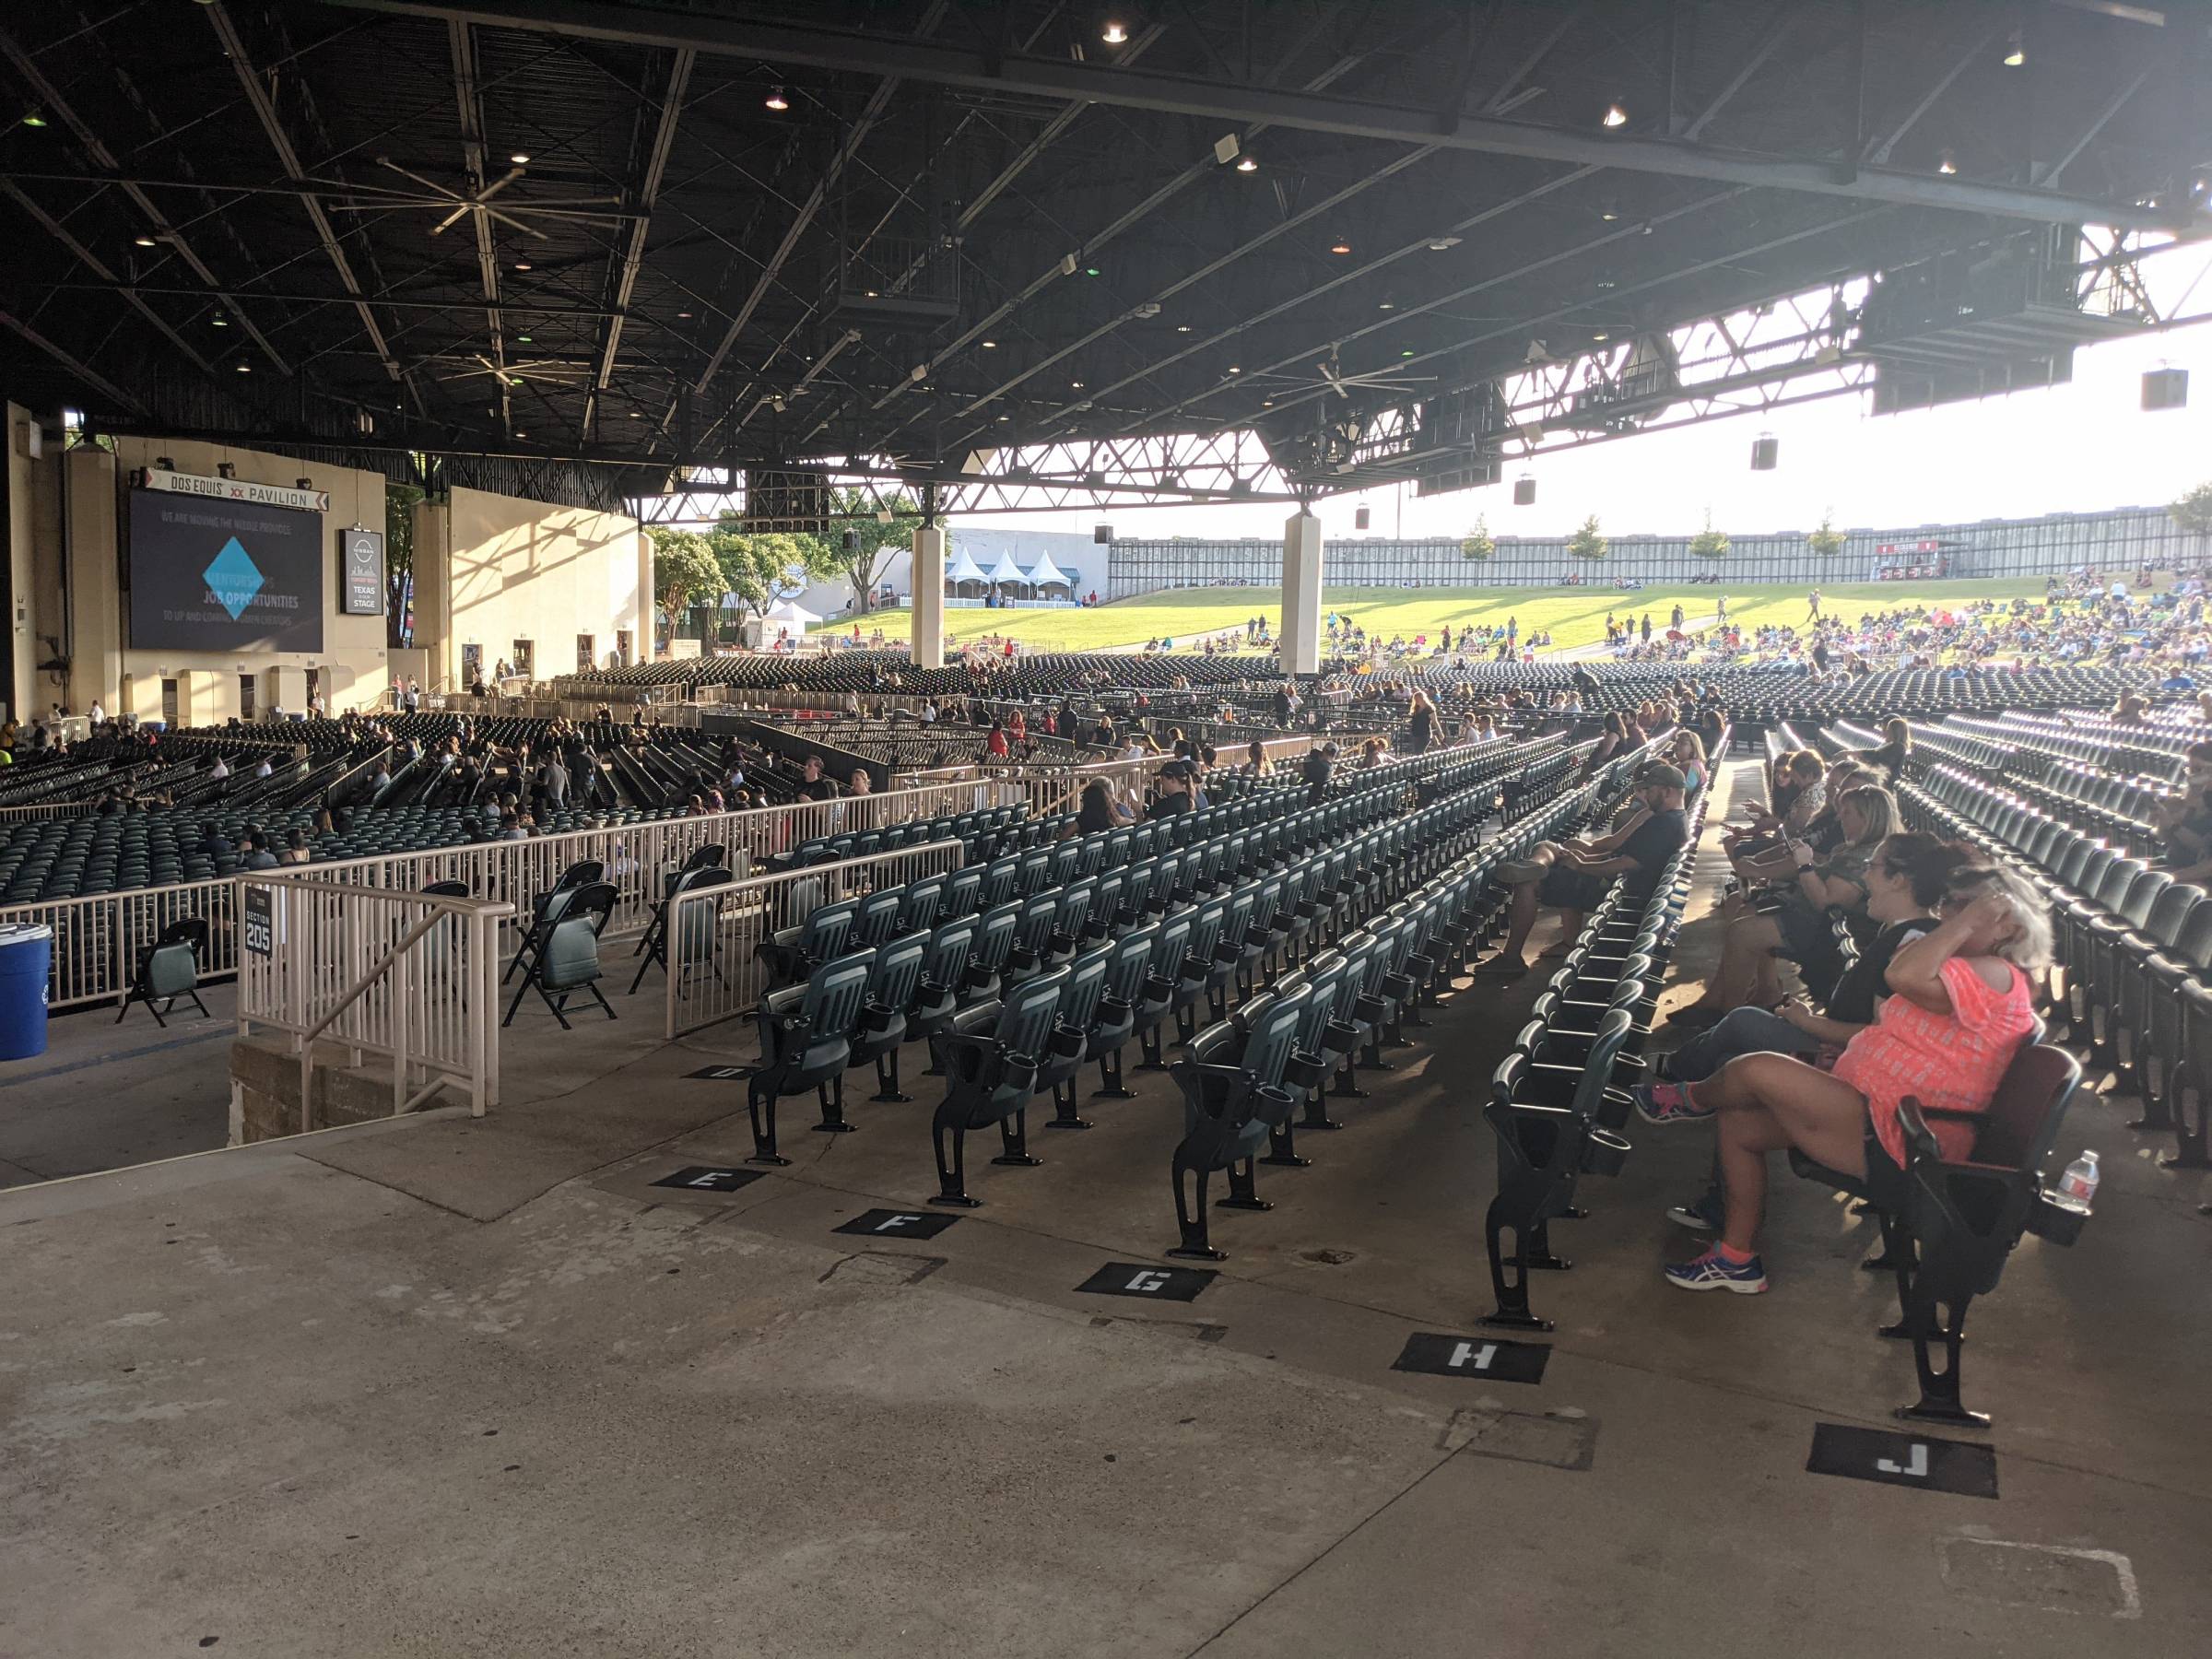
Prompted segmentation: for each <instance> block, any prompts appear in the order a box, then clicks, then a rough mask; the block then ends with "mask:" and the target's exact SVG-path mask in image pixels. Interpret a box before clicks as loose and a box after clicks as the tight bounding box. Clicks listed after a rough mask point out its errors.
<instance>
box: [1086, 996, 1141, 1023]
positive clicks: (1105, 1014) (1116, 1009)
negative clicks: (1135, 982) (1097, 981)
mask: <svg viewBox="0 0 2212 1659" xmlns="http://www.w3.org/2000/svg"><path fill="white" fill-rule="evenodd" d="M1135 1012H1136V1005H1135V1003H1128V1002H1124V1001H1123V1000H1122V999H1121V998H1120V997H1118V996H1115V995H1114V994H1112V993H1111V992H1108V993H1106V994H1102V995H1101V996H1100V998H1099V1014H1098V1018H1097V1019H1096V1020H1095V1021H1094V1022H1093V1023H1094V1024H1095V1025H1101V1026H1113V1025H1119V1024H1121V1022H1122V1021H1123V1020H1124V1019H1126V1018H1128V1017H1129V1016H1131V1015H1132V1014H1135Z"/></svg>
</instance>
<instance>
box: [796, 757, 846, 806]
mask: <svg viewBox="0 0 2212 1659" xmlns="http://www.w3.org/2000/svg"><path fill="white" fill-rule="evenodd" d="M822 771H823V763H822V758H821V757H820V756H819V755H809V756H807V757H806V765H805V766H804V767H802V768H801V769H800V772H799V787H798V790H797V792H796V794H797V798H798V799H800V800H802V801H833V800H835V799H836V798H837V785H836V784H835V783H834V782H831V781H830V779H828V778H825V777H824V776H822Z"/></svg>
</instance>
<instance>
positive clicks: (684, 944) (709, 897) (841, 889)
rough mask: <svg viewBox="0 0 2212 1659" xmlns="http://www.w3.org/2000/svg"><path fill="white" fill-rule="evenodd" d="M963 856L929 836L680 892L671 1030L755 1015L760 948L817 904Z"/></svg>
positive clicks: (674, 925) (673, 906)
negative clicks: (912, 843) (919, 842)
mask: <svg viewBox="0 0 2212 1659" xmlns="http://www.w3.org/2000/svg"><path fill="white" fill-rule="evenodd" d="M961 854H962V848H961V846H960V843H959V841H931V842H930V843H928V844H927V845H926V846H920V847H901V848H900V849H899V850H898V851H897V852H896V853H875V854H873V855H871V856H869V857H867V858H851V859H846V860H844V861H843V862H842V863H840V864H828V865H807V866H806V867H805V868H804V869H797V870H784V871H779V872H777V873H776V874H774V875H770V876H756V877H751V878H750V879H748V880H745V881H737V882H732V883H731V884H729V885H728V886H726V887H716V888H698V889H696V890H694V891H691V892H688V893H678V894H677V896H676V897H675V898H674V899H673V900H670V901H669V911H668V925H667V928H666V930H665V937H666V940H667V951H668V986H667V1012H668V1018H667V1027H666V1030H667V1034H668V1035H669V1036H670V1037H672V1038H674V1037H680V1036H682V1035H683V1034H684V1033H685V1032H686V1031H696V1030H700V1028H702V1027H705V1026H711V1025H714V1024H716V1023H718V1022H719V1021H722V1020H724V1019H734V1018H738V1017H740V1016H743V1015H749V1014H751V1013H752V1012H753V1010H754V1009H755V1008H756V1007H758V1006H759V1002H760V996H761V994H762V993H763V992H764V991H765V990H766V989H767V988H768V987H767V971H766V968H765V967H764V965H763V964H762V963H761V961H760V959H759V956H758V955H757V954H756V952H757V951H758V948H759V946H760V945H761V944H762V943H763V942H764V941H765V940H766V939H767V938H768V937H769V936H770V935H771V934H773V933H775V932H776V931H777V930H778V929H780V928H785V927H796V926H798V925H799V924H801V923H802V922H804V921H806V918H807V916H808V915H809V914H810V913H811V912H813V911H814V910H815V909H816V907H818V906H819V905H824V904H835V903H837V902H838V901H839V900H843V899H857V898H860V897H862V896H864V895H865V894H868V893H872V892H875V891H876V890H877V889H878V888H894V887H903V886H905V885H906V883H908V882H910V881H920V880H923V879H924V878H925V877H931V876H943V875H947V874H948V873H950V872H951V871H954V870H957V869H959V867H960V863H961Z"/></svg>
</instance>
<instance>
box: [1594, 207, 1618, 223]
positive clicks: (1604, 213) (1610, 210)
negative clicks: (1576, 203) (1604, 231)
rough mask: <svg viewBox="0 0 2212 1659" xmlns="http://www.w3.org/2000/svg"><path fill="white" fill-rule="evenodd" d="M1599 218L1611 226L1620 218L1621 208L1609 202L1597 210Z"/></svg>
mask: <svg viewBox="0 0 2212 1659" xmlns="http://www.w3.org/2000/svg"><path fill="white" fill-rule="evenodd" d="M1597 217H1598V218H1601V219H1604V220H1605V221H1606V224H1608V225H1609V224H1611V223H1612V222H1613V221H1614V220H1615V219H1617V218H1619V217H1620V208H1619V207H1618V206H1617V205H1616V204H1614V203H1612V202H1607V203H1606V205H1605V206H1602V207H1600V208H1599V209H1598V210H1597Z"/></svg>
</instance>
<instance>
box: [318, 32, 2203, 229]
mask: <svg viewBox="0 0 2212 1659" xmlns="http://www.w3.org/2000/svg"><path fill="white" fill-rule="evenodd" d="M334 3H335V4H337V5H340V6H348V7H352V8H356V9H361V10H369V11H380V12H393V13H398V14H402V15H406V16H410V17H443V18H452V17H456V16H457V17H461V18H466V19H468V20H469V21H471V22H473V23H477V24H481V25H483V26H485V27H487V28H501V29H520V30H523V31H524V32H526V33H527V32H535V33H543V34H554V35H567V36H572V37H580V38H584V39H594V40H611V41H629V42H631V43H632V44H637V45H652V46H665V47H669V48H683V47H690V48H693V49H695V50H697V51H699V52H701V53H711V54H713V55H716V56H724V57H737V58H747V59H755V60H765V61H768V62H771V63H777V64H784V65H803V66H806V67H810V68H818V69H824V70H829V71H832V72H837V73H844V74H854V75H876V76H895V77H900V78H903V79H907V80H915V81H930V82H935V83H937V84H939V85H943V86H951V87H967V88H974V89H978V90H985V91H998V92H1018V93H1027V94H1030V95H1033V96H1036V97H1040V98H1053V99H1063V100H1065V99H1069V98H1088V99H1091V100H1095V101H1097V102H1100V103H1111V104H1118V105H1121V106H1123V107H1124V108H1127V109H1138V110H1155V111H1161V112H1168V113H1171V114H1183V115H1194V116H1202V117H1205V118H1206V119H1208V120H1210V121H1213V122H1216V123H1222V122H1242V123H1254V122H1257V123H1265V124H1268V125H1271V126H1281V127H1291V128H1296V129H1299V130H1301V131H1305V132H1315V133H1334V134H1336V135H1341V136H1344V137H1349V138H1372V139H1380V140H1382V141H1384V142H1388V143H1397V144H1408V145H1418V144H1435V145H1438V146H1440V147H1444V148H1449V149H1463V150H1472V151H1477V152H1479V153H1482V154H1487V155H1503V156H1521V157H1524V158H1527V159H1532V160H1539V161H1563V162H1569V163H1573V164H1576V165H1583V166H1592V167H1609V168H1618V169H1620V170H1622V171H1628V172H1646V173H1657V174H1663V175H1666V176H1670V177H1676V178H1692V179H1705V180H1710V181H1712V182H1718V183H1725V184H1738V185H1747V186H1749V187H1751V188H1753V189H1760V190H1783V191H1794V192H1800V193H1804V194H1813V195H1828V196H1840V197H1844V198H1847V199H1850V200H1853V201H1865V202H1877V203H1883V204H1887V205H1889V206H1904V207H1932V208H1936V209H1939V210H1946V211H1951V212H1959V213H1974V214H1983V215H1988V216H1991V217H1994V218H2011V219H2021V220H2025V221H2028V222H2030V223H2036V224H2065V225H2073V224H2081V223H2084V222H2088V223H2095V224H2117V225H2121V226H2123V227H2124V228H2126V229H2176V228H2179V227H2181V226H2183V225H2185V224H2187V223H2190V222H2192V221H2193V220H2194V218H2195V217H2196V215H2195V212H2194V209H2190V210H2188V211H2180V210H2176V209H2171V208H2169V209H2163V210H2161V209H2150V208H2144V207H2140V206H2136V204H2135V203H2133V202H2107V201H2098V200H2094V199H2090V198H2086V197H2077V196H2069V195H2065V194H2061V193H2059V192H2056V191H2048V190H2036V189H2030V188H2024V187H2019V186H2013V185H2006V184H1998V183H1992V182H1974V181H1971V180H1967V179H1963V178H1959V177H1944V176H1940V175H1929V174H1924V173H1914V172H1908V171H1898V170H1892V169H1888V168H1883V167H1878V166H1871V165H1862V166H1859V167H1857V168H1852V167H1848V166H1839V165H1838V164H1837V163H1836V162H1834V161H1833V160H1830V159H1812V158H1774V157H1768V156H1760V155H1752V154H1747V153H1745V152H1741V151H1734V150H1723V149H1717V148H1713V147H1708V146H1704V145H1698V144H1688V143H1684V142H1682V141H1680V140H1677V139H1667V138H1644V137H1629V136H1625V135H1618V134H1608V133H1602V132H1595V131H1580V130H1576V129H1572V128H1567V127H1556V126H1539V125H1535V124H1525V123H1522V122H1515V121H1503V120H1499V119H1497V118H1495V117H1488V116H1480V115H1472V116H1466V117H1463V118H1462V119H1461V120H1460V121H1459V122H1458V123H1457V124H1455V125H1454V126H1453V129H1452V130H1451V131H1449V132H1442V133H1440V132H1438V131H1436V130H1435V129H1436V128H1437V126H1438V125H1439V123H1438V122H1437V120H1436V117H1435V112H1433V111H1425V110H1422V109H1419V108H1418V107H1410V106H1407V105H1405V104H1382V103H1376V102H1372V101H1370V100H1360V99H1352V98H1342V97H1336V96H1332V95H1325V94H1321V93H1315V92H1310V91H1279V90H1277V89H1275V88H1268V87H1257V86H1250V85H1225V84H1222V83H1221V82H1218V81H1207V80H1203V79H1201V78H1198V77H1195V76H1174V75H1165V74H1160V73H1158V72H1147V71H1145V70H1123V69H1121V68H1118V67H1116V66H1113V65H1104V66H1100V65H1094V64H1079V63H1071V62H1064V61H1058V60H1053V59H1046V58H1036V57H1028V56H1023V55H1019V54H1003V55H1002V54H1000V53H993V52H988V51H984V50H982V49H980V48H977V47H969V46H956V45H940V44H937V43H935V42H932V41H924V40H919V39H915V38H912V37H908V36H895V35H886V34H872V33H867V32H865V31H860V30H849V29H830V28H826V27H821V26H818V25H811V24H805V23H768V22H759V21H751V20H746V19H736V18H713V17H709V16H706V15H704V14H702V13H698V12H671V11H664V10H660V9H657V8H654V7H652V6H630V5H626V4H617V3H615V0H458V3H455V0H334ZM1939 90H1940V89H1939ZM1926 101H1929V102H1932V101H1933V98H1931V99H1930V100H1926ZM1914 119H1915V120H1916V119H1917V116H1915V117H1914ZM1909 125H1910V124H1908V126H1909Z"/></svg>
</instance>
